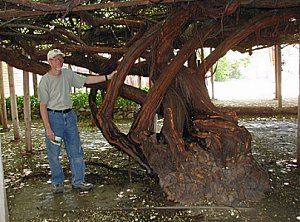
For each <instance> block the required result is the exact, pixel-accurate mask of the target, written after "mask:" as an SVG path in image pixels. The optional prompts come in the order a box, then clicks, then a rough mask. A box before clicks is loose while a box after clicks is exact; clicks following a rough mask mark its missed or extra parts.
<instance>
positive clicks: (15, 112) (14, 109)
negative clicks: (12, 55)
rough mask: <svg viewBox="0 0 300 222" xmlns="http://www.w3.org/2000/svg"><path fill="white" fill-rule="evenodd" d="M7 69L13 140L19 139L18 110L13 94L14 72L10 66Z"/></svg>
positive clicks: (14, 94)
mask: <svg viewBox="0 0 300 222" xmlns="http://www.w3.org/2000/svg"><path fill="white" fill-rule="evenodd" d="M7 67H8V82H9V92H10V109H11V118H12V122H13V127H14V139H15V140H19V139H20V126H19V117H18V108H17V98H16V93H15V83H14V72H13V67H11V66H10V65H8V66H7Z"/></svg>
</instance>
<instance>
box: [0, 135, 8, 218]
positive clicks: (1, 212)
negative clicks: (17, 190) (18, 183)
mask: <svg viewBox="0 0 300 222" xmlns="http://www.w3.org/2000/svg"><path fill="white" fill-rule="evenodd" d="M0 222H8V207H7V199H6V191H5V183H4V172H3V162H2V152H1V137H0Z"/></svg>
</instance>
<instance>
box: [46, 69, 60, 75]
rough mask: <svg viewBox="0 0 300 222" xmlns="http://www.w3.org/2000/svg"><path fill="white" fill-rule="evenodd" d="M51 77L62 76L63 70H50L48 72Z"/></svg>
mask: <svg viewBox="0 0 300 222" xmlns="http://www.w3.org/2000/svg"><path fill="white" fill-rule="evenodd" d="M48 73H49V74H50V75H53V76H57V75H60V74H61V70H56V69H50V70H49V72H48Z"/></svg>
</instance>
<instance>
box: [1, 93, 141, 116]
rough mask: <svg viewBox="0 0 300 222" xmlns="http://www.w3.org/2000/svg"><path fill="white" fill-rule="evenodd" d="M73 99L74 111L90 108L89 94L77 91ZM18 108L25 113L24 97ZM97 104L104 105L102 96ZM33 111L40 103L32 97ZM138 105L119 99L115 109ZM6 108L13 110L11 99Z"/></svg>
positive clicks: (73, 94)
mask: <svg viewBox="0 0 300 222" xmlns="http://www.w3.org/2000/svg"><path fill="white" fill-rule="evenodd" d="M71 98H72V100H73V107H74V109H78V108H88V107H89V94H88V93H87V92H83V91H77V92H75V93H71ZM16 100H17V108H18V112H23V107H24V97H23V96H17V97H16ZM96 101H97V104H98V105H100V104H101V103H102V96H101V95H100V94H99V93H98V95H97V97H96ZM30 103H31V110H32V111H37V110H39V101H38V98H37V97H35V96H30ZM136 105H137V103H135V102H133V101H131V100H128V99H124V98H122V97H118V99H117V101H116V104H115V107H126V106H136ZM6 108H7V110H8V111H10V109H11V104H10V98H6Z"/></svg>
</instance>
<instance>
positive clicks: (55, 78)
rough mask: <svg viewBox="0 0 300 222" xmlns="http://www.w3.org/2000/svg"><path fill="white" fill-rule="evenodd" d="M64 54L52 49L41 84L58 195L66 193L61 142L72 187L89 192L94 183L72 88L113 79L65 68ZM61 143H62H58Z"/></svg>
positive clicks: (46, 131) (47, 143)
mask: <svg viewBox="0 0 300 222" xmlns="http://www.w3.org/2000/svg"><path fill="white" fill-rule="evenodd" d="M64 56H65V55H64V53H62V52H61V51H60V50H59V49H53V50H50V51H49V52H48V54H47V60H48V63H49V65H50V67H51V69H50V70H49V71H48V72H47V73H46V74H45V75H44V76H43V77H42V79H41V81H40V84H39V102H40V113H41V116H42V120H43V123H44V127H45V134H46V135H45V137H46V139H45V141H46V149H47V156H48V160H49V165H50V170H51V182H52V184H53V186H54V193H62V192H64V173H63V170H62V167H61V164H60V161H59V156H60V151H61V141H60V140H61V139H62V140H63V142H64V145H65V149H66V152H67V156H68V160H69V164H70V168H71V171H72V181H71V183H72V187H73V188H76V189H80V190H82V191H87V190H90V189H92V188H93V184H91V183H87V182H86V181H85V162H84V159H83V150H82V147H81V142H80V137H79V132H78V128H77V117H76V114H75V112H74V111H73V110H72V101H71V97H70V93H71V87H76V88H81V87H83V85H84V84H93V83H99V82H103V81H105V80H108V79H111V78H112V76H113V75H114V73H115V72H112V73H111V74H109V75H107V76H88V77H85V76H82V75H78V74H76V73H75V72H73V71H72V70H70V69H65V68H62V66H63V63H64ZM57 140H58V141H57Z"/></svg>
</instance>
